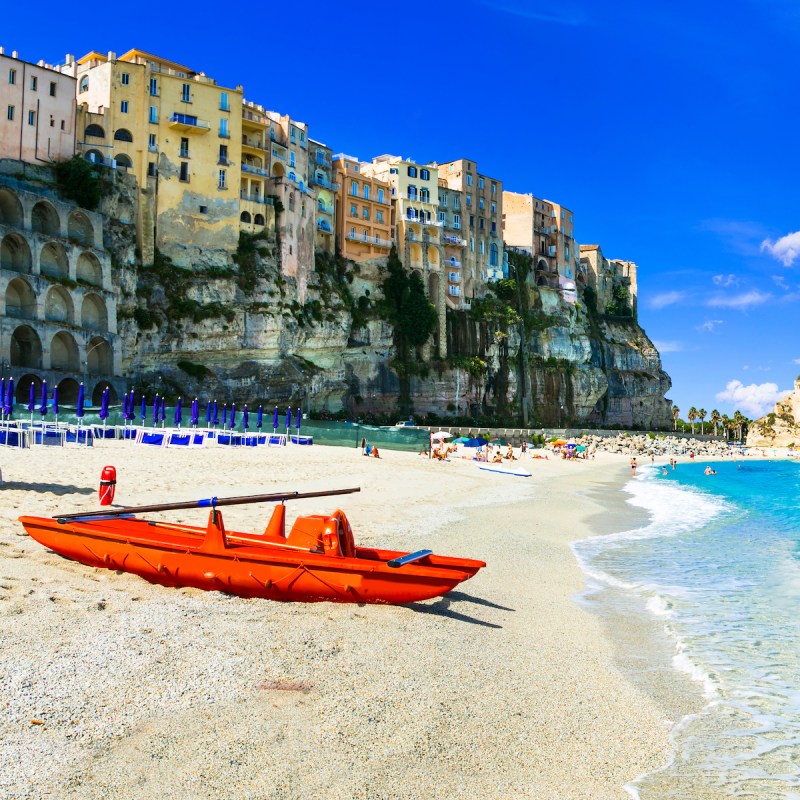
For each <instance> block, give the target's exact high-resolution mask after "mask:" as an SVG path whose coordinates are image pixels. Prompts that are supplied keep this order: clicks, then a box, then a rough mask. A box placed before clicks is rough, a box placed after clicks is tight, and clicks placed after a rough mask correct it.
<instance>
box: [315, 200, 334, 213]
mask: <svg viewBox="0 0 800 800" xmlns="http://www.w3.org/2000/svg"><path fill="white" fill-rule="evenodd" d="M317 211H321V212H322V213H323V214H327V215H328V216H330V215H331V214H333V206H332V205H330V203H323V202H322V201H318V202H317Z"/></svg>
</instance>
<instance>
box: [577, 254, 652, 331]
mask: <svg viewBox="0 0 800 800" xmlns="http://www.w3.org/2000/svg"><path fill="white" fill-rule="evenodd" d="M580 259H581V266H582V271H583V273H584V274H585V275H586V280H587V285H588V287H589V288H591V289H592V290H593V291H594V293H595V298H596V301H595V302H596V306H597V310H598V312H599V313H601V314H609V315H611V316H623V317H633V319H636V318H637V316H638V286H637V282H636V271H637V267H636V264H635V263H634V262H633V261H622V260H620V259H607V258H606V257H605V256H604V255H603V251H602V250H601V249H600V245H598V244H582V245H581V246H580Z"/></svg>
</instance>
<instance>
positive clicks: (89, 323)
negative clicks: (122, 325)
mask: <svg viewBox="0 0 800 800" xmlns="http://www.w3.org/2000/svg"><path fill="white" fill-rule="evenodd" d="M81 326H82V327H84V328H88V329H89V330H93V331H107V330H108V312H107V311H106V304H105V302H104V301H103V298H102V297H100V296H99V295H97V294H94V292H92V293H90V294H87V295H86V296H85V297H84V298H83V303H82V304H81Z"/></svg>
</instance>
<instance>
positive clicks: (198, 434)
mask: <svg viewBox="0 0 800 800" xmlns="http://www.w3.org/2000/svg"><path fill="white" fill-rule="evenodd" d="M206 437H207V431H203V430H193V431H192V447H205V445H206Z"/></svg>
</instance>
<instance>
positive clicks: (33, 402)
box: [28, 381, 36, 419]
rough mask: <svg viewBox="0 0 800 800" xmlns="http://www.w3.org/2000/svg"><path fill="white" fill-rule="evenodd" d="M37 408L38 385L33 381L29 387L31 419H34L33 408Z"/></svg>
mask: <svg viewBox="0 0 800 800" xmlns="http://www.w3.org/2000/svg"><path fill="white" fill-rule="evenodd" d="M34 408H36V387H35V386H34V384H33V381H31V385H30V388H29V389H28V411H29V412H30V415H31V419H33V409H34Z"/></svg>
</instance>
